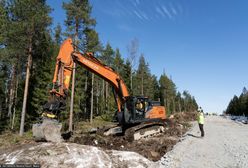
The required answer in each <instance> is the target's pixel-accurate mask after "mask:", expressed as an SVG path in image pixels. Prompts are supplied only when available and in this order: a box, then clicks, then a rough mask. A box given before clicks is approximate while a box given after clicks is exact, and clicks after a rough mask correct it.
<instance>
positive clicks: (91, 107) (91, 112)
mask: <svg viewBox="0 0 248 168" xmlns="http://www.w3.org/2000/svg"><path fill="white" fill-rule="evenodd" d="M93 85H94V74H93V73H92V79H91V86H92V87H91V106H90V123H91V124H92V120H93V101H94V95H93V94H94V87H93Z"/></svg>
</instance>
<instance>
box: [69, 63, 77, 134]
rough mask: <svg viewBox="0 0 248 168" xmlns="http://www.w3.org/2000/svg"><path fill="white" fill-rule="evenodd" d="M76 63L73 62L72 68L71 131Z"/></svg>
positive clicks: (70, 127)
mask: <svg viewBox="0 0 248 168" xmlns="http://www.w3.org/2000/svg"><path fill="white" fill-rule="evenodd" d="M75 70H76V64H75V63H73V70H72V84H71V105H70V116H69V131H72V126H73V103H74V91H75V73H76V71H75Z"/></svg>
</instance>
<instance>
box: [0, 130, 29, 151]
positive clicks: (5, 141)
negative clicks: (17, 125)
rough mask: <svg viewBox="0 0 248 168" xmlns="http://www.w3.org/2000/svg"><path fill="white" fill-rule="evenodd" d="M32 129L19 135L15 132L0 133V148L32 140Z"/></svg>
mask: <svg viewBox="0 0 248 168" xmlns="http://www.w3.org/2000/svg"><path fill="white" fill-rule="evenodd" d="M32 138H33V137H32V131H31V130H30V131H28V132H25V133H24V134H23V136H20V135H19V134H18V133H17V132H12V131H5V132H3V133H2V134H1V135H0V148H8V147H10V146H12V145H16V144H21V143H26V142H29V141H32Z"/></svg>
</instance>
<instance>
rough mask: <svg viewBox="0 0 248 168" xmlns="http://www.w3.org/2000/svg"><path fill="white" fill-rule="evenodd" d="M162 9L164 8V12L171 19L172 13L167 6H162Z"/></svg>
mask: <svg viewBox="0 0 248 168" xmlns="http://www.w3.org/2000/svg"><path fill="white" fill-rule="evenodd" d="M162 9H163V12H164V13H165V14H166V15H167V16H168V17H169V19H172V15H171V13H170V12H169V10H168V9H167V8H166V7H165V6H162Z"/></svg>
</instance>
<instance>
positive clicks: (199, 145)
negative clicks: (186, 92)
mask: <svg viewBox="0 0 248 168" xmlns="http://www.w3.org/2000/svg"><path fill="white" fill-rule="evenodd" d="M204 130H205V137H204V138H201V137H199V136H200V131H199V127H198V125H197V123H196V122H194V123H193V127H192V129H191V130H190V131H188V132H187V134H185V135H184V136H183V137H182V141H181V142H179V143H178V144H177V145H176V146H175V147H174V148H173V150H172V151H170V152H168V153H167V154H166V155H165V156H164V157H162V158H161V160H160V167H170V168H189V167H190V168H215V167H216V168H219V167H221V168H247V167H248V125H247V124H246V125H245V124H242V123H239V122H235V121H232V120H230V119H226V118H224V117H220V116H207V117H206V119H205V125H204Z"/></svg>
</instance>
